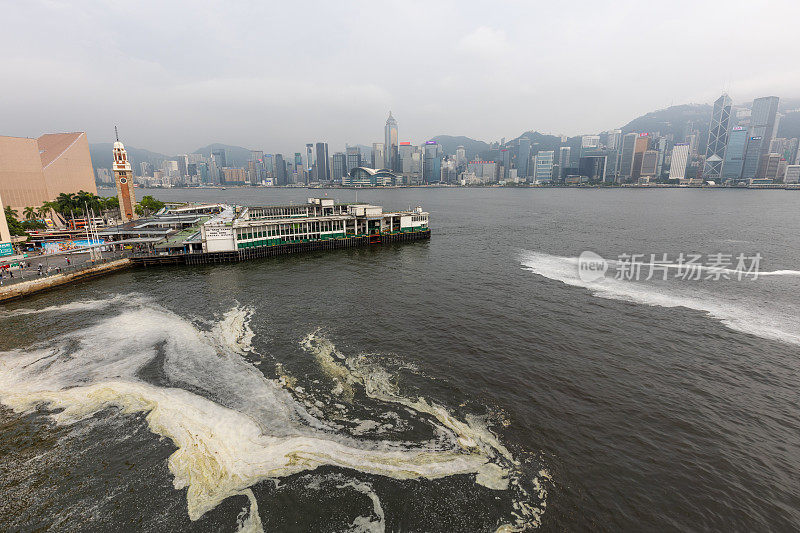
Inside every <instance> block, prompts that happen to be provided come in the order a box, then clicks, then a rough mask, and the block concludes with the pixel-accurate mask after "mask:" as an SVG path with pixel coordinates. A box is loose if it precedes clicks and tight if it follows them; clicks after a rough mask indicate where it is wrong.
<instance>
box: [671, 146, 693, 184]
mask: <svg viewBox="0 0 800 533" xmlns="http://www.w3.org/2000/svg"><path fill="white" fill-rule="evenodd" d="M689 149H690V146H689V143H679V144H676V145H675V146H674V147H673V148H672V158H671V162H670V166H669V179H671V180H675V179H683V178H685V177H686V164H687V163H688V162H689Z"/></svg>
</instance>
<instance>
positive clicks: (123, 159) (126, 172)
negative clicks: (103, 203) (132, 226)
mask: <svg viewBox="0 0 800 533" xmlns="http://www.w3.org/2000/svg"><path fill="white" fill-rule="evenodd" d="M114 130H115V131H116V128H114ZM113 154H114V181H115V182H116V184H117V199H118V200H119V215H120V218H121V219H122V222H130V221H131V220H136V219H137V218H138V217H137V216H136V211H135V209H134V208H135V207H136V193H135V191H134V189H133V170H131V163H130V161H128V152H127V151H126V150H125V146H123V144H122V143H121V142H119V135H117V141H116V142H115V143H114V148H113Z"/></svg>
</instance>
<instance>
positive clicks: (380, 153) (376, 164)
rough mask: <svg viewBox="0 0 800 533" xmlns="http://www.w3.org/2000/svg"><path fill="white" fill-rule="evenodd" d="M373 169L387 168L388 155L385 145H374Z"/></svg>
mask: <svg viewBox="0 0 800 533" xmlns="http://www.w3.org/2000/svg"><path fill="white" fill-rule="evenodd" d="M372 168H386V153H385V148H384V144H383V143H372Z"/></svg>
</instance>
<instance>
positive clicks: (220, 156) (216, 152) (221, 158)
mask: <svg viewBox="0 0 800 533" xmlns="http://www.w3.org/2000/svg"><path fill="white" fill-rule="evenodd" d="M211 155H212V156H213V157H214V160H215V161H216V163H217V166H218V167H219V168H224V167H227V166H228V161H227V159H226V158H225V149H224V148H215V149H213V150H211Z"/></svg>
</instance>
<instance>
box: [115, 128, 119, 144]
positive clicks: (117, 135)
mask: <svg viewBox="0 0 800 533" xmlns="http://www.w3.org/2000/svg"><path fill="white" fill-rule="evenodd" d="M114 135H116V137H117V142H119V132H118V131H117V127H116V126H114Z"/></svg>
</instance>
